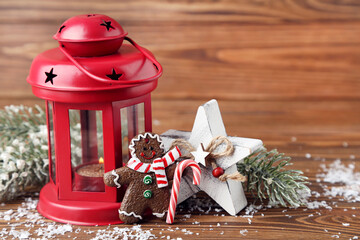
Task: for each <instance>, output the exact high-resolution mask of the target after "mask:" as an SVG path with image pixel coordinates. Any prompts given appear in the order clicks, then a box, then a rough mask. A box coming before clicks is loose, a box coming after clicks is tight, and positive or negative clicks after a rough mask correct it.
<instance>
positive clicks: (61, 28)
mask: <svg viewBox="0 0 360 240" xmlns="http://www.w3.org/2000/svg"><path fill="white" fill-rule="evenodd" d="M64 27H66V26H65V25H63V26H61V27H60V28H59V33H61V31H62V30H63V29H64Z"/></svg>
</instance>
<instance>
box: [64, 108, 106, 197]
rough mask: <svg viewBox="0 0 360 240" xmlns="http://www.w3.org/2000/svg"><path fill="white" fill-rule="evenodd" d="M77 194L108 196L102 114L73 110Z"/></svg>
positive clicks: (72, 125)
mask: <svg viewBox="0 0 360 240" xmlns="http://www.w3.org/2000/svg"><path fill="white" fill-rule="evenodd" d="M69 120H70V138H71V167H72V173H73V174H72V187H73V191H87V192H104V191H105V184H104V181H103V178H102V176H103V174H104V162H103V161H104V159H103V158H104V144H103V125H102V123H103V121H102V112H101V111H94V110H73V109H70V110H69Z"/></svg>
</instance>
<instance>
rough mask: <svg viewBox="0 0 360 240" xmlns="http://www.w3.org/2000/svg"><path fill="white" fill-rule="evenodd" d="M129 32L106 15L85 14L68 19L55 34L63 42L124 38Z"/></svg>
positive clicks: (55, 37) (56, 38)
mask: <svg viewBox="0 0 360 240" xmlns="http://www.w3.org/2000/svg"><path fill="white" fill-rule="evenodd" d="M126 35H127V32H125V31H124V29H123V28H122V27H121V25H120V24H119V23H118V22H117V21H115V20H114V19H112V18H111V17H108V16H106V15H102V14H83V15H78V16H75V17H72V18H69V19H68V20H66V21H65V22H64V23H63V24H62V25H61V26H60V28H59V30H58V32H57V33H56V34H55V35H54V36H53V38H54V39H55V40H58V41H61V42H94V41H105V40H112V39H118V38H123V37H125V36H126Z"/></svg>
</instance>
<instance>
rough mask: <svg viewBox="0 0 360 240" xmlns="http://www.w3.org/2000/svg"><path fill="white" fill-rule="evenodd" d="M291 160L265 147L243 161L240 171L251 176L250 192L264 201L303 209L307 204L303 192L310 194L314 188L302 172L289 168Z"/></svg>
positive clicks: (248, 190)
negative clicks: (303, 205) (311, 187)
mask: <svg viewBox="0 0 360 240" xmlns="http://www.w3.org/2000/svg"><path fill="white" fill-rule="evenodd" d="M290 160H291V158H290V157H287V156H284V154H283V153H278V151H277V150H276V149H273V150H271V151H269V152H268V151H267V150H266V149H265V148H262V149H260V150H258V151H256V152H255V153H253V154H251V155H250V156H249V157H247V158H245V159H244V161H243V162H239V163H238V164H237V167H238V171H239V172H240V173H241V174H242V175H244V176H247V182H246V183H245V186H246V191H247V192H251V193H252V195H253V196H254V197H255V198H256V199H259V200H260V201H263V200H265V199H269V204H272V205H278V204H280V205H281V206H284V207H286V206H288V205H289V206H291V207H299V206H301V205H302V204H303V203H304V202H305V201H304V197H303V194H300V192H310V189H309V188H308V187H307V186H306V184H307V183H308V182H307V181H306V180H307V177H305V176H303V175H302V174H303V172H302V171H299V170H286V169H285V167H287V166H290V165H292V163H290Z"/></svg>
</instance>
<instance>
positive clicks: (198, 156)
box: [191, 144, 210, 167]
mask: <svg viewBox="0 0 360 240" xmlns="http://www.w3.org/2000/svg"><path fill="white" fill-rule="evenodd" d="M191 154H192V155H193V156H194V160H195V162H197V163H200V164H202V165H203V166H204V167H205V166H206V161H205V158H206V156H207V155H209V154H210V153H209V152H205V151H204V149H203V146H202V145H201V144H200V145H199V146H198V148H197V149H196V151H195V152H191Z"/></svg>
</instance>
